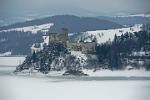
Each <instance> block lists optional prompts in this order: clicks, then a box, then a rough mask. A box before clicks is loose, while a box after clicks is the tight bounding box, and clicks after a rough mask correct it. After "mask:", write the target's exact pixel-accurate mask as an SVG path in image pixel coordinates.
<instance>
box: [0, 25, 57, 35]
mask: <svg viewBox="0 0 150 100" xmlns="http://www.w3.org/2000/svg"><path fill="white" fill-rule="evenodd" d="M53 25H54V24H53V23H48V24H43V25H34V26H27V27H21V28H12V29H8V30H2V31H0V32H10V31H24V32H32V33H33V34H36V33H37V32H38V31H42V32H45V33H46V32H48V31H49V29H50V27H51V26H53Z"/></svg>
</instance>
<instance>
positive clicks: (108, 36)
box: [79, 24, 142, 44]
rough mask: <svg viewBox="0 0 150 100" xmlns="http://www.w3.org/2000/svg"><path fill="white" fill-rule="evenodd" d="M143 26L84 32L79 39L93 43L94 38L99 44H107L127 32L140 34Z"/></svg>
mask: <svg viewBox="0 0 150 100" xmlns="http://www.w3.org/2000/svg"><path fill="white" fill-rule="evenodd" d="M141 26H142V25H141V24H136V25H135V26H133V27H128V28H120V29H108V30H96V31H87V32H83V34H82V35H81V36H80V37H79V38H82V39H83V40H84V42H92V39H93V38H96V40H97V43H99V44H100V43H105V42H107V41H109V40H110V41H112V40H113V39H114V36H115V34H116V35H117V36H121V35H122V34H125V33H126V32H130V33H133V32H138V31H140V30H141Z"/></svg>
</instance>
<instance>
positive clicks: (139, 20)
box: [97, 14, 150, 25]
mask: <svg viewBox="0 0 150 100" xmlns="http://www.w3.org/2000/svg"><path fill="white" fill-rule="evenodd" d="M97 18H99V19H103V20H109V21H112V22H115V23H118V24H120V25H134V24H148V23H149V24H150V14H136V15H129V16H115V17H107V16H99V17H97Z"/></svg>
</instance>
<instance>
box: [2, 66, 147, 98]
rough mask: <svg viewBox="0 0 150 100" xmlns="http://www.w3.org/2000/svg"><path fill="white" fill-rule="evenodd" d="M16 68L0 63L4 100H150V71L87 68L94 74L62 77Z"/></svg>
mask: <svg viewBox="0 0 150 100" xmlns="http://www.w3.org/2000/svg"><path fill="white" fill-rule="evenodd" d="M14 69H15V67H12V66H11V67H9V66H0V100H116V99H117V100H150V95H149V92H150V77H149V76H148V75H149V72H144V71H143V72H142V73H143V74H140V76H137V75H138V73H139V72H141V71H129V72H127V71H124V72H123V71H122V72H121V71H118V72H115V71H114V72H110V71H98V72H96V73H95V74H94V73H93V72H92V71H85V72H87V73H89V74H91V75H93V76H90V77H62V76H51V74H49V75H40V74H39V75H34V74H33V75H29V74H26V75H14V74H13V73H12V72H13V70H14ZM131 73H132V74H131ZM109 74H110V75H109ZM120 74H122V75H121V76H118V77H117V75H120ZM127 74H128V75H131V76H132V77H129V76H126V75H127ZM99 75H101V76H99ZM133 76H136V77H133Z"/></svg>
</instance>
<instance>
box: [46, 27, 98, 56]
mask: <svg viewBox="0 0 150 100" xmlns="http://www.w3.org/2000/svg"><path fill="white" fill-rule="evenodd" d="M50 42H62V43H64V46H65V47H67V48H69V49H71V50H74V51H81V52H82V53H84V54H89V53H95V46H96V43H95V42H80V43H77V42H72V41H71V40H70V39H69V37H68V29H66V28H62V33H60V34H59V33H49V43H50Z"/></svg>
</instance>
